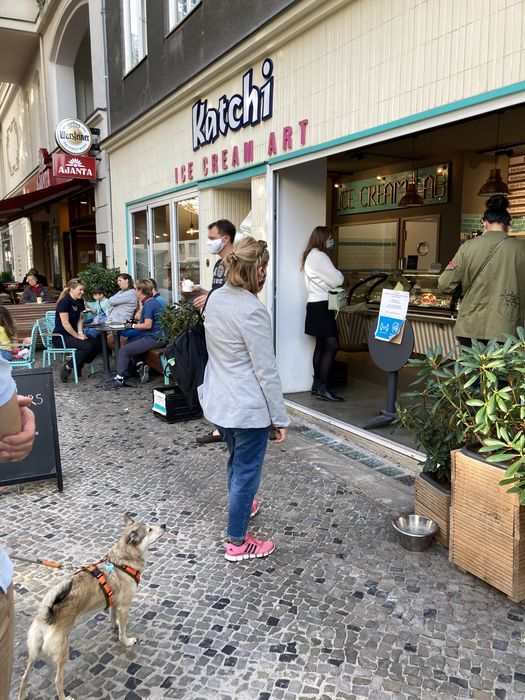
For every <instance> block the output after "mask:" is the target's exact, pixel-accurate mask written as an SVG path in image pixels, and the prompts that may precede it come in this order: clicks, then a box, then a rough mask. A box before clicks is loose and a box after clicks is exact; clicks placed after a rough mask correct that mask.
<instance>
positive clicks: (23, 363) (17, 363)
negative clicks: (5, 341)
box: [9, 321, 38, 369]
mask: <svg viewBox="0 0 525 700" xmlns="http://www.w3.org/2000/svg"><path fill="white" fill-rule="evenodd" d="M37 332H38V321H37V322H36V323H35V324H34V325H33V328H32V329H31V343H30V345H29V348H28V349H29V356H28V357H26V359H25V360H9V364H10V365H11V367H13V368H16V367H29V369H33V365H34V364H35V351H36V334H37ZM20 345H21V343H18V344H17V343H13V344H12V346H13V347H20Z"/></svg>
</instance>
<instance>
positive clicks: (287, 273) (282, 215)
mask: <svg viewBox="0 0 525 700" xmlns="http://www.w3.org/2000/svg"><path fill="white" fill-rule="evenodd" d="M277 178H278V181H277V207H278V210H277V221H278V222H279V223H278V228H277V232H276V239H277V240H276V245H275V252H276V277H277V289H278V290H279V294H278V295H277V299H276V309H275V318H276V353H277V364H278V366H279V374H280V375H281V381H282V383H283V391H284V392H285V393H288V392H294V391H306V390H308V389H309V388H310V386H311V385H312V353H313V348H314V341H313V339H310V338H309V337H308V336H306V335H305V334H304V319H305V313H306V290H305V286H304V278H303V273H302V272H301V270H300V269H299V267H300V264H301V255H302V252H303V250H304V248H305V247H306V243H307V241H308V238H309V236H310V234H311V232H312V230H313V228H314V227H315V226H324V225H325V224H326V160H325V159H320V160H317V161H315V162H314V163H306V164H303V165H298V166H296V167H294V168H288V169H286V170H283V171H282V172H281V173H279V175H278V176H277Z"/></svg>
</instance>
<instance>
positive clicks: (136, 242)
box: [131, 209, 149, 280]
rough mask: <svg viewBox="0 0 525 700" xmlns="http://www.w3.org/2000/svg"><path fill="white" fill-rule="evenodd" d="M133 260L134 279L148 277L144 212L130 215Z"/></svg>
mask: <svg viewBox="0 0 525 700" xmlns="http://www.w3.org/2000/svg"><path fill="white" fill-rule="evenodd" d="M131 220H132V231H133V260H134V261H135V269H134V275H135V279H137V280H138V279H140V278H141V277H149V260H148V220H147V212H146V210H145V209H144V210H142V211H137V212H135V213H134V214H132V217H131Z"/></svg>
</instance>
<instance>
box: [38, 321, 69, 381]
mask: <svg viewBox="0 0 525 700" xmlns="http://www.w3.org/2000/svg"><path fill="white" fill-rule="evenodd" d="M37 325H38V332H39V333H40V337H41V339H42V345H43V346H44V353H43V356H42V367H47V366H48V365H49V366H51V361H52V360H53V361H54V360H55V359H56V357H57V355H58V356H60V355H62V357H64V358H65V356H66V355H71V363H72V365H73V376H74V378H75V384H78V371H77V357H76V354H77V350H76V348H68V347H66V341H65V339H64V336H63V335H60V333H53V331H54V329H55V312H54V311H48V312H47V313H46V316H45V318H40V319H39V320H38V321H37ZM55 337H56V338H60V340H61V342H62V347H58V348H56V347H55V346H54V345H53V338H55Z"/></svg>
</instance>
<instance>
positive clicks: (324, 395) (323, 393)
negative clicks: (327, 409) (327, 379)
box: [316, 384, 344, 401]
mask: <svg viewBox="0 0 525 700" xmlns="http://www.w3.org/2000/svg"><path fill="white" fill-rule="evenodd" d="M316 396H317V398H318V399H321V400H322V401H344V399H343V398H341V397H340V396H336V394H332V392H331V391H330V390H329V389H328V387H327V386H326V384H319V388H318V390H317V394H316Z"/></svg>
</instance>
